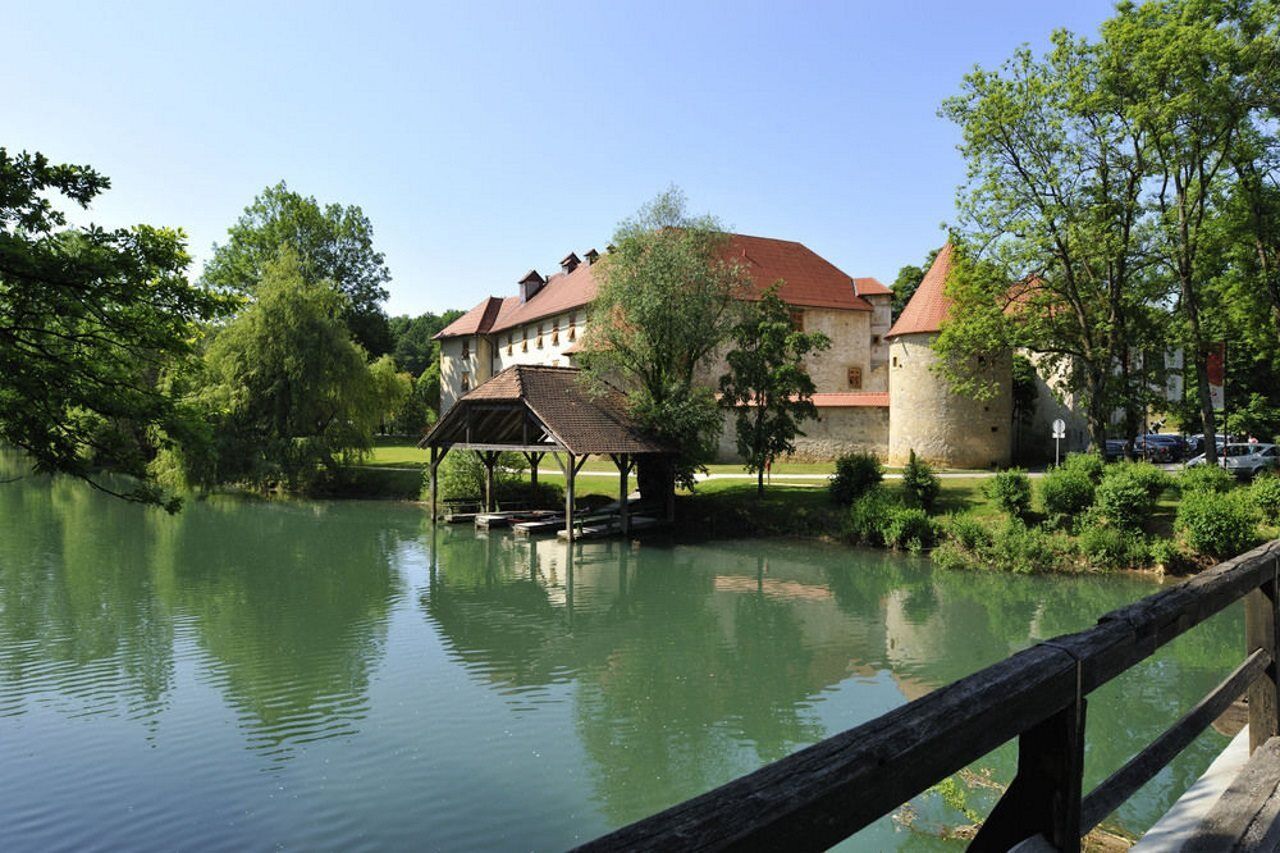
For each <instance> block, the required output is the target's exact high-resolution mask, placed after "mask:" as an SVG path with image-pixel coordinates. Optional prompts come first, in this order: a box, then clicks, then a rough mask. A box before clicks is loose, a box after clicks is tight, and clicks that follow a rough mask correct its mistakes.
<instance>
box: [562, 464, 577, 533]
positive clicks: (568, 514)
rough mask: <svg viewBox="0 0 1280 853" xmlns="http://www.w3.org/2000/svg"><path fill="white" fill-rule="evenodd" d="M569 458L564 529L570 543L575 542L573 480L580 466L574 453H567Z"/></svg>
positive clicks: (565, 490)
mask: <svg viewBox="0 0 1280 853" xmlns="http://www.w3.org/2000/svg"><path fill="white" fill-rule="evenodd" d="M565 455H566V456H568V458H569V464H568V466H567V467H566V468H565V472H564V529H565V534H564V535H565V538H566V539H567V541H568V542H569V544H570V545H572V544H573V480H574V477H575V475H576V474H577V473H578V466H577V465H575V464H574V457H573V454H572V453H568V454H565Z"/></svg>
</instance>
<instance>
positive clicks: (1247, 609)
mask: <svg viewBox="0 0 1280 853" xmlns="http://www.w3.org/2000/svg"><path fill="white" fill-rule="evenodd" d="M1271 560H1272V569H1271V579H1270V580H1267V581H1264V582H1263V583H1262V585H1261V586H1259V587H1258V588H1257V589H1255V590H1254V591H1253V592H1251V593H1249V595H1248V596H1247V597H1246V598H1245V604H1244V634H1245V651H1246V652H1247V653H1249V654H1252V653H1253V652H1254V651H1255V650H1257V649H1262V650H1264V651H1265V652H1267V654H1269V655H1271V665H1270V666H1268V667H1267V668H1266V671H1265V672H1264V673H1263V674H1262V675H1261V676H1260V677H1259V678H1258V679H1257V680H1255V681H1254V682H1253V684H1251V685H1250V686H1249V752H1250V753H1252V752H1253V751H1254V750H1255V749H1257V748H1258V747H1259V746H1261V745H1262V744H1264V743H1266V742H1267V740H1268V739H1269V738H1272V737H1275V736H1276V735H1280V677H1278V676H1277V672H1278V670H1280V664H1277V662H1276V658H1277V647H1276V639H1277V637H1280V607H1278V606H1277V605H1278V602H1280V596H1277V584H1276V571H1277V567H1276V560H1277V558H1276V557H1272V558H1271Z"/></svg>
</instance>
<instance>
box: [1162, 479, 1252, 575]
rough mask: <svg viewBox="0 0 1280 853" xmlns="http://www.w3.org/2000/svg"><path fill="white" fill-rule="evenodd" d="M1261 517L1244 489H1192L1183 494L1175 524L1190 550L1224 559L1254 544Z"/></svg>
mask: <svg viewBox="0 0 1280 853" xmlns="http://www.w3.org/2000/svg"><path fill="white" fill-rule="evenodd" d="M1261 516H1262V514H1261V513H1260V512H1259V510H1258V508H1257V506H1256V505H1255V504H1254V502H1253V499H1252V497H1251V495H1250V494H1249V492H1247V491H1246V490H1244V489H1236V490H1234V491H1231V492H1227V493H1226V494H1217V493H1215V492H1208V491H1195V492H1191V493H1189V494H1186V495H1183V497H1182V502H1181V503H1180V504H1178V517H1177V521H1176V523H1175V527H1176V529H1177V531H1178V532H1179V533H1180V534H1181V535H1182V536H1183V538H1184V539H1185V540H1186V543H1187V546H1188V547H1189V548H1191V550H1193V551H1195V552H1196V553H1198V554H1203V555H1204V556H1207V557H1213V558H1216V559H1226V558H1228V557H1234V556H1236V555H1237V554H1240V553H1242V552H1244V551H1247V550H1248V549H1249V548H1251V547H1253V545H1254V544H1256V543H1257V541H1258V523H1259V521H1260V520H1261Z"/></svg>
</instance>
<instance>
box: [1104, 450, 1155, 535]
mask: <svg viewBox="0 0 1280 853" xmlns="http://www.w3.org/2000/svg"><path fill="white" fill-rule="evenodd" d="M1168 485H1169V477H1168V475H1167V474H1165V473H1164V472H1163V471H1161V470H1160V469H1159V468H1157V467H1155V466H1154V465H1151V464H1149V463H1146V462H1121V463H1117V464H1115V465H1108V466H1107V469H1106V473H1104V474H1103V476H1102V482H1101V483H1099V484H1098V488H1097V490H1096V491H1095V492H1094V502H1095V505H1096V507H1097V509H1098V511H1099V512H1100V513H1101V514H1102V516H1103V517H1104V518H1105V519H1106V520H1107V522H1109V523H1110V524H1111V525H1113V526H1115V527H1119V528H1123V529H1125V530H1138V529H1140V528H1141V527H1142V525H1143V524H1144V523H1145V522H1146V521H1147V519H1148V518H1150V516H1151V512H1152V510H1153V509H1154V508H1155V502H1156V498H1158V497H1159V496H1160V493H1161V492H1163V491H1164V490H1165V489H1166V488H1167V487H1168Z"/></svg>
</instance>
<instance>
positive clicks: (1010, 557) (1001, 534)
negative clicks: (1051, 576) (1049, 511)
mask: <svg viewBox="0 0 1280 853" xmlns="http://www.w3.org/2000/svg"><path fill="white" fill-rule="evenodd" d="M988 558H989V559H990V562H991V565H992V567H993V568H995V569H999V570H1000V571H1002V572H1013V573H1014V574H1020V575H1029V574H1035V573H1037V572H1044V571H1051V570H1053V569H1054V568H1056V567H1058V565H1059V564H1060V558H1059V555H1058V553H1057V551H1056V550H1055V549H1054V547H1053V543H1052V541H1051V539H1050V537H1049V534H1047V533H1045V532H1044V531H1043V530H1041V529H1040V528H1039V527H1028V526H1027V525H1026V523H1025V522H1023V521H1022V520H1021V519H1017V518H1011V519H1009V520H1008V521H1007V522H1006V523H1005V525H1004V526H1003V527H1001V528H1000V529H999V530H998V531H997V532H996V535H995V537H994V539H993V541H992V543H991V548H990V549H989V554H988Z"/></svg>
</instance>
